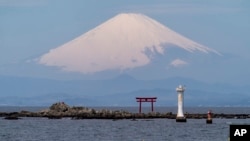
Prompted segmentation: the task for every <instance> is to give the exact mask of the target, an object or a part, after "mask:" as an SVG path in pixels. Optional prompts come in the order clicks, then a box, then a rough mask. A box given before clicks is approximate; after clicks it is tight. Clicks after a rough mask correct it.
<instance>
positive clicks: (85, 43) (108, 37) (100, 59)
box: [38, 13, 219, 73]
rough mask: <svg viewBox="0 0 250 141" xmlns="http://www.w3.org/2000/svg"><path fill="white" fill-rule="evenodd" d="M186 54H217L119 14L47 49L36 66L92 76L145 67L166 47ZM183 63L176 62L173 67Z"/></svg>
mask: <svg viewBox="0 0 250 141" xmlns="http://www.w3.org/2000/svg"><path fill="white" fill-rule="evenodd" d="M169 45H170V46H176V47H179V48H181V49H184V50H186V51H188V52H191V53H192V52H195V51H199V52H203V53H209V52H213V53H217V54H219V53H218V52H217V51H215V50H213V49H210V48H208V47H205V46H203V45H201V44H198V43H196V42H194V41H192V40H190V39H188V38H186V37H184V36H182V35H180V34H178V33H176V32H174V31H173V30H171V29H169V28H168V27H166V26H164V25H162V24H160V23H159V22H157V21H155V20H153V19H151V18H149V17H147V16H145V15H142V14H133V13H129V14H119V15H117V16H115V17H113V18H111V19H110V20H108V21H106V22H104V23H103V24H101V25H99V26H97V27H96V28H94V29H92V30H90V31H88V32H87V33H85V34H83V35H81V36H79V37H77V38H76V39H74V40H72V41H69V42H68V43H66V44H64V45H62V46H59V47H57V48H55V49H51V50H50V51H49V52H48V53H46V54H44V55H42V56H41V57H40V58H39V61H38V62H39V63H40V64H44V65H46V66H57V67H60V68H62V69H63V70H65V71H75V72H81V73H95V72H100V71H105V70H124V69H133V68H136V67H140V66H144V65H147V64H149V63H150V62H151V59H152V57H151V56H149V55H148V52H149V53H150V54H156V53H159V54H164V51H165V50H166V48H167V47H168V46H169ZM183 63H185V62H184V61H182V62H181V60H179V61H178V60H176V61H175V62H173V65H180V64H182V65H183Z"/></svg>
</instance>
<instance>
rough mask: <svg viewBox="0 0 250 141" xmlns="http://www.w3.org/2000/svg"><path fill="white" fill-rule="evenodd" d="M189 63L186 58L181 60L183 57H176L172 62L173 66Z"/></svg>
mask: <svg viewBox="0 0 250 141" xmlns="http://www.w3.org/2000/svg"><path fill="white" fill-rule="evenodd" d="M186 65H188V62H186V61H184V60H181V59H175V60H174V61H172V62H171V63H170V66H173V67H176V68H178V67H182V66H186Z"/></svg>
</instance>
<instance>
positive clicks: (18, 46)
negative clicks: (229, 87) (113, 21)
mask: <svg viewBox="0 0 250 141" xmlns="http://www.w3.org/2000/svg"><path fill="white" fill-rule="evenodd" d="M124 12H135V13H142V14H145V15H147V16H149V17H151V18H153V19H155V20H157V21H159V22H160V23H162V24H164V25H165V26H167V27H169V28H171V29H173V30H175V31H176V32H178V33H180V34H182V35H184V36H186V37H188V38H190V39H192V40H194V41H196V42H198V43H200V44H203V45H205V46H207V47H210V48H213V49H215V50H217V51H219V52H220V53H222V54H223V57H218V58H213V57H211V60H209V61H208V62H206V60H204V66H206V67H207V68H201V69H198V68H199V66H195V67H193V68H192V66H190V67H188V68H182V70H172V71H170V72H168V70H164V71H166V72H164V71H158V70H153V69H149V70H150V71H151V74H152V77H148V78H149V79H158V78H161V76H162V77H171V76H178V74H180V76H184V77H190V78H194V79H198V80H203V81H209V82H232V83H248V84H249V82H248V81H249V78H250V65H249V62H250V55H249V52H250V38H249V35H250V14H249V13H250V1H249V0H204V1H200V0H155V1H152V0H138V1H134V0H127V1H124V2H121V1H117V0H106V1H100V0H99V1H97V0H0V75H11V76H29V77H46V78H59V79H61V78H75V77H77V78H79V76H81V77H82V78H85V77H86V78H89V77H90V76H84V75H81V74H78V73H66V72H61V71H60V70H58V69H56V68H51V67H46V66H42V65H39V64H35V63H32V62H31V63H30V62H29V60H32V59H34V58H37V57H39V56H40V55H42V54H44V53H46V52H48V51H49V50H50V49H52V48H56V47H58V46H60V45H62V44H64V43H66V42H68V41H70V40H72V39H74V38H75V37H77V36H79V35H81V34H83V33H85V32H87V31H88V30H91V29H92V28H94V27H96V26H97V25H99V24H101V23H102V22H104V21H106V20H108V19H109V18H112V17H113V16H115V15H117V14H118V13H124ZM216 59H217V60H216ZM201 60H202V58H201ZM206 63H207V64H206ZM200 67H203V66H200ZM185 69H186V70H185ZM140 71H142V70H140V69H139V70H138V71H135V72H133V73H131V75H133V76H134V77H136V78H138V79H143V78H144V76H145V75H148V74H146V73H145V75H142V74H143V73H141V72H140ZM154 71H155V73H156V74H157V75H156V74H155V75H154ZM139 72H140V73H139ZM159 72H160V73H159ZM161 73H162V74H161ZM137 74H141V75H137ZM92 76H93V74H92ZM92 76H91V77H92ZM99 76H101V74H96V77H99Z"/></svg>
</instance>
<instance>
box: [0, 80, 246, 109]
mask: <svg viewBox="0 0 250 141" xmlns="http://www.w3.org/2000/svg"><path fill="white" fill-rule="evenodd" d="M179 84H183V85H185V86H186V87H187V88H186V92H185V104H186V105H190V106H199V105H204V106H209V105H213V106H225V105H232V106H247V105H250V101H249V98H250V96H249V95H248V93H247V92H246V91H245V90H246V89H247V88H248V86H231V85H227V84H207V83H203V82H200V81H196V80H193V79H189V78H181V77H174V78H168V79H162V80H136V79H134V78H133V77H131V76H129V75H120V76H118V77H116V78H114V79H109V80H70V81H69V80H68V81H66V80H64V81H62V80H49V79H36V78H25V77H7V76H0V86H1V89H0V93H1V95H0V105H24V106H34V105H36V106H48V105H50V104H51V103H54V102H56V101H65V102H67V103H69V104H72V105H88V106H103V105H106V106H113V105H117V106H131V105H132V106H133V105H137V103H136V102H135V97H136V96H157V97H158V100H157V104H158V105H160V106H164V105H165V106H166V105H167V106H174V105H176V101H177V96H176V91H175V88H176V87H177V86H178V85H179Z"/></svg>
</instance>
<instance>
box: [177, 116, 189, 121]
mask: <svg viewBox="0 0 250 141" xmlns="http://www.w3.org/2000/svg"><path fill="white" fill-rule="evenodd" d="M176 122H187V119H186V118H185V117H176Z"/></svg>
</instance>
